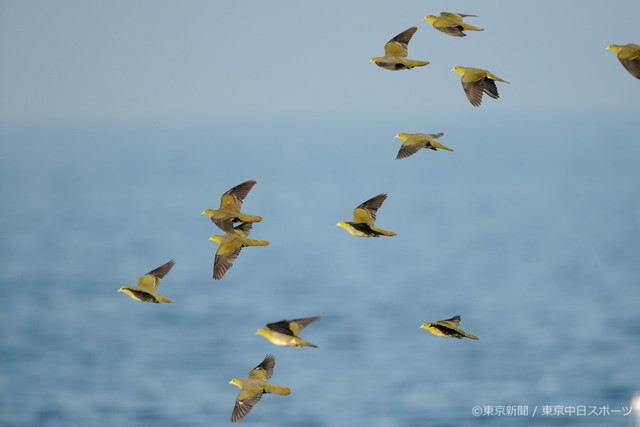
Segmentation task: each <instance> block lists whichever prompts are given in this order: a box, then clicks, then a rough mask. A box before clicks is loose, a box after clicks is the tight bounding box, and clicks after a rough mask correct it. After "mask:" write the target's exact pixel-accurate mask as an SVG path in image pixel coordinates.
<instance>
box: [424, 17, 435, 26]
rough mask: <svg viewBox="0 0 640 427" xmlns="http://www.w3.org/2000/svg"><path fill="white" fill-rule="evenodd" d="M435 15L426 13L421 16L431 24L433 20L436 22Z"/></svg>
mask: <svg viewBox="0 0 640 427" xmlns="http://www.w3.org/2000/svg"><path fill="white" fill-rule="evenodd" d="M436 19H437V17H435V16H433V15H427V16H425V17H424V18H423V21H427V22H429V23H431V24H433V23H434V22H436Z"/></svg>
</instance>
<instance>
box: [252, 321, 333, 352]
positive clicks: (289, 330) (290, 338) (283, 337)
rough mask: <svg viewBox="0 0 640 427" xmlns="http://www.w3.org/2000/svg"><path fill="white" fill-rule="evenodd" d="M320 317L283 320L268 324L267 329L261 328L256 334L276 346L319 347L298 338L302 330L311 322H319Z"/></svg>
mask: <svg viewBox="0 0 640 427" xmlns="http://www.w3.org/2000/svg"><path fill="white" fill-rule="evenodd" d="M319 318H320V316H315V317H305V318H302V319H293V320H281V321H279V322H273V323H268V324H267V327H266V328H260V329H258V331H257V332H256V334H259V335H262V336H263V337H265V338H266V339H268V340H269V341H271V342H272V343H273V344H275V345H281V346H291V347H296V348H302V347H303V346H309V347H318V346H317V345H315V344H311V343H310V342H308V341H305V340H303V339H302V338H300V337H299V336H298V334H299V333H300V331H301V330H303V329H304V327H305V326H307V325H308V324H309V323H311V322H315V321H316V320H318V319H319Z"/></svg>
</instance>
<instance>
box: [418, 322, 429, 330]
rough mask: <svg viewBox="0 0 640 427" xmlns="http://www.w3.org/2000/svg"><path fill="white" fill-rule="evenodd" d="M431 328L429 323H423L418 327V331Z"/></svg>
mask: <svg viewBox="0 0 640 427" xmlns="http://www.w3.org/2000/svg"><path fill="white" fill-rule="evenodd" d="M430 327H431V323H423V324H422V325H420V329H429V328H430Z"/></svg>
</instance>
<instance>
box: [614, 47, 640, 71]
mask: <svg viewBox="0 0 640 427" xmlns="http://www.w3.org/2000/svg"><path fill="white" fill-rule="evenodd" d="M607 50H610V51H612V52H614V53H616V54H617V57H618V60H619V61H620V63H621V64H622V66H623V67H624V68H625V69H626V70H627V71H628V72H629V74H631V75H632V76H633V77H635V78H636V79H640V45H637V44H633V43H627V44H623V45H619V44H610V45H609V46H607Z"/></svg>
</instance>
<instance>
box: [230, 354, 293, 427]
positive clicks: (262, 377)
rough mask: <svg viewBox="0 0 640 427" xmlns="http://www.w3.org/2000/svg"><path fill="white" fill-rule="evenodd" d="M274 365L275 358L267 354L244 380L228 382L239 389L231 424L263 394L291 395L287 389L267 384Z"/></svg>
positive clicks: (247, 411) (249, 409)
mask: <svg viewBox="0 0 640 427" xmlns="http://www.w3.org/2000/svg"><path fill="white" fill-rule="evenodd" d="M275 364H276V358H275V357H274V356H272V355H270V354H269V355H267V357H265V358H264V360H263V361H262V362H261V363H260V364H259V365H258V366H256V367H255V368H253V369H252V370H251V372H249V376H248V377H247V378H246V379H239V378H234V379H232V380H231V381H229V384H233V385H235V386H237V387H240V389H241V390H240V393H239V394H238V397H237V398H236V403H235V405H234V407H233V413H232V414H231V421H232V422H236V421H238V420H240V419H242V418H244V417H245V416H246V415H247V414H248V413H249V412H250V411H251V409H253V406H254V405H255V404H256V403H258V401H259V400H260V399H261V398H262V395H263V394H265V393H274V394H280V395H283V396H286V395H288V394H291V390H290V389H289V388H288V387H283V386H279V385H274V384H270V383H269V379H270V378H271V376H272V375H273V367H274V366H275Z"/></svg>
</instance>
